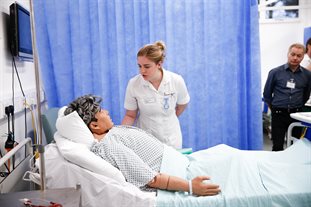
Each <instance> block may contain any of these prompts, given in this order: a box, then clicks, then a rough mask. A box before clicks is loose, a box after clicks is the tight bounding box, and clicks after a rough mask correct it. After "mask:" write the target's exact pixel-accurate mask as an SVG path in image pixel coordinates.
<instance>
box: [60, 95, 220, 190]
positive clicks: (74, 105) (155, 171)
mask: <svg viewBox="0 0 311 207" xmlns="http://www.w3.org/2000/svg"><path fill="white" fill-rule="evenodd" d="M101 100H102V99H101V98H100V97H96V96H93V95H85V96H81V97H79V98H77V99H76V100H74V101H73V102H71V103H70V104H69V105H68V107H67V108H66V110H65V111H64V115H68V114H70V113H72V112H73V111H76V112H77V113H78V114H79V116H80V117H81V119H82V120H83V121H84V123H85V124H86V125H87V126H88V128H89V129H90V131H91V132H92V133H93V136H94V140H96V141H95V142H94V144H93V146H92V147H91V151H92V152H94V153H95V154H96V155H98V156H100V157H101V158H103V159H104V160H106V161H107V162H109V163H110V164H112V165H113V166H114V167H116V168H118V169H119V170H120V171H121V172H122V174H123V175H124V177H125V178H126V181H127V182H130V183H132V184H133V185H135V186H136V187H138V188H140V189H141V190H145V191H152V190H154V189H162V190H170V191H188V192H189V193H190V194H192V193H193V194H195V195H200V196H208V195H216V194H218V193H219V192H220V189H219V186H218V185H216V184H211V183H204V182H203V181H204V180H209V179H210V178H209V177H208V176H197V177H195V178H193V179H192V180H189V181H187V180H184V179H182V178H179V177H176V176H171V175H168V174H164V173H160V167H161V163H162V158H163V152H164V147H165V146H164V144H163V143H161V142H160V141H159V140H157V139H156V138H155V137H154V136H153V135H151V134H149V133H147V132H146V131H144V130H142V129H140V128H136V127H132V126H124V125H120V126H114V124H113V122H112V120H111V118H110V116H109V113H108V111H106V110H104V109H101V106H100V102H101Z"/></svg>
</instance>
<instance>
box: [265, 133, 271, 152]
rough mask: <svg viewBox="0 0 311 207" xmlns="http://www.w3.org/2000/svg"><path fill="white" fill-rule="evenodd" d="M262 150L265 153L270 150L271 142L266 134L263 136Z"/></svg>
mask: <svg viewBox="0 0 311 207" xmlns="http://www.w3.org/2000/svg"><path fill="white" fill-rule="evenodd" d="M263 150H265V151H271V150H272V140H271V139H270V138H269V137H268V135H267V134H266V133H264V134H263Z"/></svg>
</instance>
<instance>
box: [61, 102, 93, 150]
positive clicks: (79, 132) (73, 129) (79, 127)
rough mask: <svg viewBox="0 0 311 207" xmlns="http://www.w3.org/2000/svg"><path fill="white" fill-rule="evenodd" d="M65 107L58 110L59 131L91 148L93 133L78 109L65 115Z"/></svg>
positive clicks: (64, 135) (67, 137)
mask: <svg viewBox="0 0 311 207" xmlns="http://www.w3.org/2000/svg"><path fill="white" fill-rule="evenodd" d="M65 109H66V107H62V108H61V109H60V110H59V111H58V118H57V120H56V129H57V131H58V132H59V133H60V134H61V135H62V136H63V137H65V138H66V139H69V140H71V141H73V142H77V143H81V144H84V145H86V146H87V147H88V148H89V149H90V148H91V146H92V144H93V142H94V137H93V134H92V133H91V131H90V130H89V128H88V127H87V126H86V124H85V123H84V121H83V120H82V119H81V117H80V116H79V114H78V113H77V112H76V111H74V112H72V113H70V114H68V115H66V116H65V115H64V111H65Z"/></svg>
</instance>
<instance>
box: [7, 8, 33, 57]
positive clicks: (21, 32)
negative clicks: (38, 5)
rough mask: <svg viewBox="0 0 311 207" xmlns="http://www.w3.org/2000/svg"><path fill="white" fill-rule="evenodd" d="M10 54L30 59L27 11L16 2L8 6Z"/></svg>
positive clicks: (30, 46) (30, 45)
mask: <svg viewBox="0 0 311 207" xmlns="http://www.w3.org/2000/svg"><path fill="white" fill-rule="evenodd" d="M10 27H11V38H12V39H11V50H12V55H14V56H17V57H19V58H20V59H22V60H32V58H33V56H32V41H31V27H30V15H29V11H27V10H26V9H25V8H23V7H22V6H21V5H19V4H17V3H13V4H12V5H11V6H10Z"/></svg>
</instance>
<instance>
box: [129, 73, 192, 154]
mask: <svg viewBox="0 0 311 207" xmlns="http://www.w3.org/2000/svg"><path fill="white" fill-rule="evenodd" d="M189 101H190V96H189V93H188V90H187V87H186V84H185V81H184V79H183V78H182V77H181V76H180V75H178V74H176V73H173V72H170V71H167V70H164V69H163V78H162V81H161V84H160V86H159V88H158V90H156V89H155V88H154V87H153V85H152V84H151V83H150V82H149V81H145V80H144V78H143V77H142V76H141V75H140V74H139V75H136V76H135V77H133V78H132V79H131V80H130V81H129V83H128V85H127V89H126V94H125V101H124V108H125V109H127V110H138V114H137V116H138V118H137V124H136V125H137V127H139V128H141V129H144V130H146V131H148V132H150V133H151V134H153V135H154V136H155V137H157V138H158V139H159V140H160V141H161V142H163V143H165V144H167V145H169V146H172V147H174V148H176V149H180V148H182V134H181V129H180V124H179V120H178V117H177V116H176V111H175V107H176V104H179V105H183V104H187V103H188V102H189Z"/></svg>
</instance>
